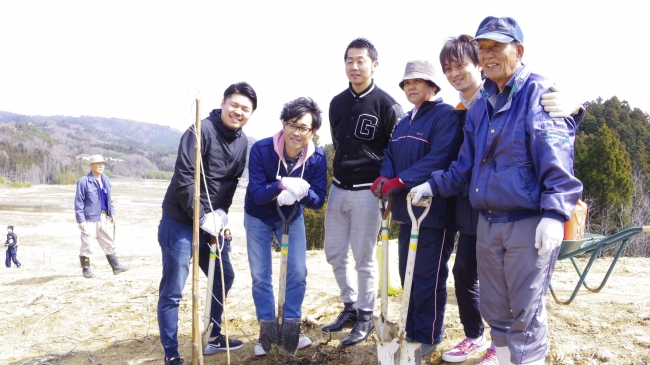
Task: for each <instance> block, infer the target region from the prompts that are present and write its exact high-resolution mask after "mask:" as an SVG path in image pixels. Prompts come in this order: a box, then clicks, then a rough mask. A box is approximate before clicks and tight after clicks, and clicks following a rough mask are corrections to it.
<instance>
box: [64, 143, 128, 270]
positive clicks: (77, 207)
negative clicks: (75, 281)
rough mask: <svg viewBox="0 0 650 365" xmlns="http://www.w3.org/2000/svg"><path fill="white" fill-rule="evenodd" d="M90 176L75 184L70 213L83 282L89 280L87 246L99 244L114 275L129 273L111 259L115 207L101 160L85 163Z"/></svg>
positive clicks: (92, 158) (88, 247)
mask: <svg viewBox="0 0 650 365" xmlns="http://www.w3.org/2000/svg"><path fill="white" fill-rule="evenodd" d="M88 162H89V164H90V172H89V173H88V175H86V176H84V177H82V178H81V179H79V181H78V182H77V192H76V194H75V198H74V212H75V216H76V218H77V224H79V229H80V230H81V249H80V250H79V260H80V261H81V268H82V270H83V276H84V277H85V278H93V277H95V274H93V272H92V271H91V270H90V258H89V257H90V255H91V254H92V251H91V249H90V243H91V242H92V241H94V240H96V241H97V243H99V246H100V247H101V248H102V250H103V251H104V253H105V254H106V258H107V259H108V263H109V264H110V265H111V268H112V269H113V274H115V275H117V274H119V273H121V272H124V271H127V270H129V269H130V267H128V266H123V265H121V264H120V262H119V261H118V260H117V256H116V255H115V207H114V206H113V199H112V196H111V183H110V181H109V180H108V176H106V175H104V174H103V172H104V158H103V157H102V156H101V155H92V156H90V158H89V159H88Z"/></svg>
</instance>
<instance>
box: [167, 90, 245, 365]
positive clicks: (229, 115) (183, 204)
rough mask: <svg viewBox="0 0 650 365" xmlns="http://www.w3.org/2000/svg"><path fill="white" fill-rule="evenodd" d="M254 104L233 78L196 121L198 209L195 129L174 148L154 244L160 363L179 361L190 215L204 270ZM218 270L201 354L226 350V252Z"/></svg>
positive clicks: (233, 343) (234, 345)
mask: <svg viewBox="0 0 650 365" xmlns="http://www.w3.org/2000/svg"><path fill="white" fill-rule="evenodd" d="M256 108H257V94H256V93H255V90H253V88H252V87H251V86H250V85H249V84H247V83H245V82H239V83H236V84H232V85H230V86H228V88H227V89H226V90H225V91H224V93H223V100H222V101H221V109H214V110H212V111H211V112H210V115H209V116H208V117H207V118H206V119H203V120H202V121H201V142H200V146H201V151H200V153H201V160H202V169H203V171H201V175H202V177H205V180H206V181H207V184H204V182H203V181H201V191H200V200H201V202H200V204H199V211H198V212H195V211H194V170H195V169H197V168H201V167H199V166H196V165H195V155H196V153H195V151H194V147H195V146H196V133H195V129H194V126H191V127H190V128H189V129H188V130H187V131H186V132H185V134H183V137H181V141H180V144H179V146H178V156H177V158H176V165H175V166H174V176H173V177H172V180H171V182H170V183H169V187H168V188H167V193H166V194H165V197H164V199H163V203H162V218H161V219H160V224H159V225H158V243H159V244H160V249H161V251H162V267H163V270H162V278H161V279H160V288H159V298H158V327H159V329H160V342H161V343H162V346H163V349H164V350H165V364H166V365H180V364H182V363H183V360H182V359H181V356H180V354H179V352H178V337H177V336H178V306H179V304H180V302H181V299H182V298H183V288H184V287H185V282H186V280H187V276H188V274H189V270H190V259H191V258H192V242H193V236H194V214H198V216H199V223H200V225H201V230H200V232H199V266H200V267H201V270H202V271H203V273H205V274H206V276H207V272H208V266H209V262H210V240H211V237H218V235H219V233H220V232H221V230H222V228H223V226H225V225H226V224H227V223H228V209H229V208H230V205H231V204H232V199H233V196H234V195H235V190H236V189H237V183H238V182H239V178H240V177H241V176H242V174H243V172H244V166H245V165H246V151H247V149H248V141H247V139H246V135H245V134H244V131H243V130H242V127H243V126H244V125H246V123H248V119H249V118H250V117H251V115H252V114H253V112H254V111H255V109H256ZM220 255H221V262H222V263H223V268H222V267H221V266H220V264H219V260H217V261H216V264H215V268H214V270H215V271H214V277H215V280H214V284H213V286H212V303H211V306H212V309H211V317H212V318H211V321H212V323H213V324H214V326H213V328H212V333H211V334H210V339H209V342H208V344H207V347H206V348H205V351H204V353H203V354H204V355H212V354H215V353H217V352H223V351H226V348H227V347H226V336H224V335H222V334H221V315H222V314H223V305H222V303H223V301H224V299H225V298H224V297H223V294H222V292H223V291H222V285H221V279H218V278H220V277H221V274H222V273H223V277H224V287H223V288H224V290H225V293H226V295H228V291H229V290H230V287H231V286H232V283H233V280H234V279H235V272H234V271H233V268H232V264H231V263H230V256H229V255H228V250H224V249H222V250H220ZM242 346H243V342H242V341H239V340H234V339H229V340H228V347H229V348H230V350H237V349H240V348H241V347H242Z"/></svg>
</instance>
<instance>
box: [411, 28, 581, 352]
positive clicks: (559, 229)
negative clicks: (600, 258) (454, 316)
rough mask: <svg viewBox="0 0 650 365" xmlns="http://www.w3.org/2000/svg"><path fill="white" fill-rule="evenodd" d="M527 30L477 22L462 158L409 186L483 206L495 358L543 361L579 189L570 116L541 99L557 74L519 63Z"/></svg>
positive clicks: (482, 269)
mask: <svg viewBox="0 0 650 365" xmlns="http://www.w3.org/2000/svg"><path fill="white" fill-rule="evenodd" d="M523 40H524V36H523V32H522V31H521V28H520V27H519V24H517V22H516V21H515V20H514V19H512V18H498V17H492V16H490V17H487V18H485V19H484V20H483V21H482V22H481V24H480V25H479V28H478V30H477V31H476V36H475V38H474V40H473V41H474V42H477V46H478V56H479V63H480V66H481V67H482V68H483V71H484V72H485V74H486V76H487V79H486V80H485V82H484V84H483V86H482V87H481V89H480V97H479V100H477V101H476V103H475V105H474V106H473V107H472V108H471V109H470V110H469V111H468V112H467V120H466V125H465V130H464V142H463V145H462V146H461V150H460V153H459V155H458V160H457V161H455V162H454V163H452V165H451V166H450V168H449V170H448V171H444V170H439V171H435V172H433V174H432V178H431V179H429V180H428V181H427V182H426V183H424V184H421V185H418V186H416V187H415V188H413V189H412V192H414V193H415V196H414V201H417V200H420V197H421V196H423V195H441V196H451V195H460V194H462V192H463V190H465V191H467V189H468V190H469V198H470V202H471V204H472V206H473V207H474V208H476V209H479V210H480V217H479V221H478V227H477V233H476V236H477V242H476V256H477V257H480V259H479V260H477V261H478V276H479V281H480V283H481V285H480V297H481V314H482V315H483V317H484V319H485V320H486V321H487V322H488V323H489V325H490V328H491V335H492V341H493V343H494V345H495V346H496V352H497V358H498V361H499V364H543V363H544V360H545V358H546V356H547V354H548V342H547V333H548V325H547V322H546V302H545V297H546V290H547V288H548V283H549V280H550V278H551V276H552V274H553V271H554V269H555V261H556V260H557V255H558V250H559V246H560V244H561V242H562V239H563V234H564V228H563V222H565V221H567V220H568V219H569V217H570V216H571V212H572V211H573V209H574V207H575V205H576V202H577V201H578V199H579V198H580V196H581V194H582V184H581V183H580V181H578V180H577V179H576V178H575V177H574V176H573V143H574V140H575V132H576V129H577V125H576V123H575V121H574V120H573V118H571V117H566V118H559V117H557V118H554V117H551V116H550V115H549V114H548V113H547V112H546V111H545V110H544V107H543V105H542V103H541V100H542V95H543V94H545V93H548V92H549V91H550V89H551V86H552V85H553V83H552V82H551V81H550V80H548V79H546V78H545V77H543V76H541V75H539V74H535V73H533V72H532V70H531V68H530V67H529V66H527V65H525V64H523V63H522V57H523V55H524V46H523V44H522V43H523Z"/></svg>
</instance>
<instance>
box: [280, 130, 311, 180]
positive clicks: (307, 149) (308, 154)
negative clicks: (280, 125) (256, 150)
mask: <svg viewBox="0 0 650 365" xmlns="http://www.w3.org/2000/svg"><path fill="white" fill-rule="evenodd" d="M273 149H274V150H275V153H276V154H277V155H278V157H280V161H282V163H283V164H284V169H285V170H287V162H286V161H285V160H284V130H280V131H279V132H278V133H276V134H275V135H274V136H273ZM315 151H316V146H315V145H314V142H312V141H311V139H309V142H307V145H306V146H305V147H303V149H302V155H301V156H300V159H299V160H298V163H296V165H295V166H294V167H293V170H291V171H289V173H291V172H293V171H295V170H297V169H298V168H299V167H300V166H302V165H304V164H305V161H307V159H308V158H309V157H311V155H313V154H314V152H315Z"/></svg>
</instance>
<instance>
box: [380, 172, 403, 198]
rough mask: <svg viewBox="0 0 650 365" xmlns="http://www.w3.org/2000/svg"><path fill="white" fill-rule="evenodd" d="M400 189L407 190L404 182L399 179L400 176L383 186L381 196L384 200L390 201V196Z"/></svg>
mask: <svg viewBox="0 0 650 365" xmlns="http://www.w3.org/2000/svg"><path fill="white" fill-rule="evenodd" d="M399 189H406V186H404V183H403V182H402V180H400V179H399V176H398V177H396V178H393V179H389V180H387V181H385V182H384V183H383V184H382V186H381V196H382V197H383V199H384V200H386V199H388V197H390V195H391V194H392V193H394V192H396V191H397V190H399Z"/></svg>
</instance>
